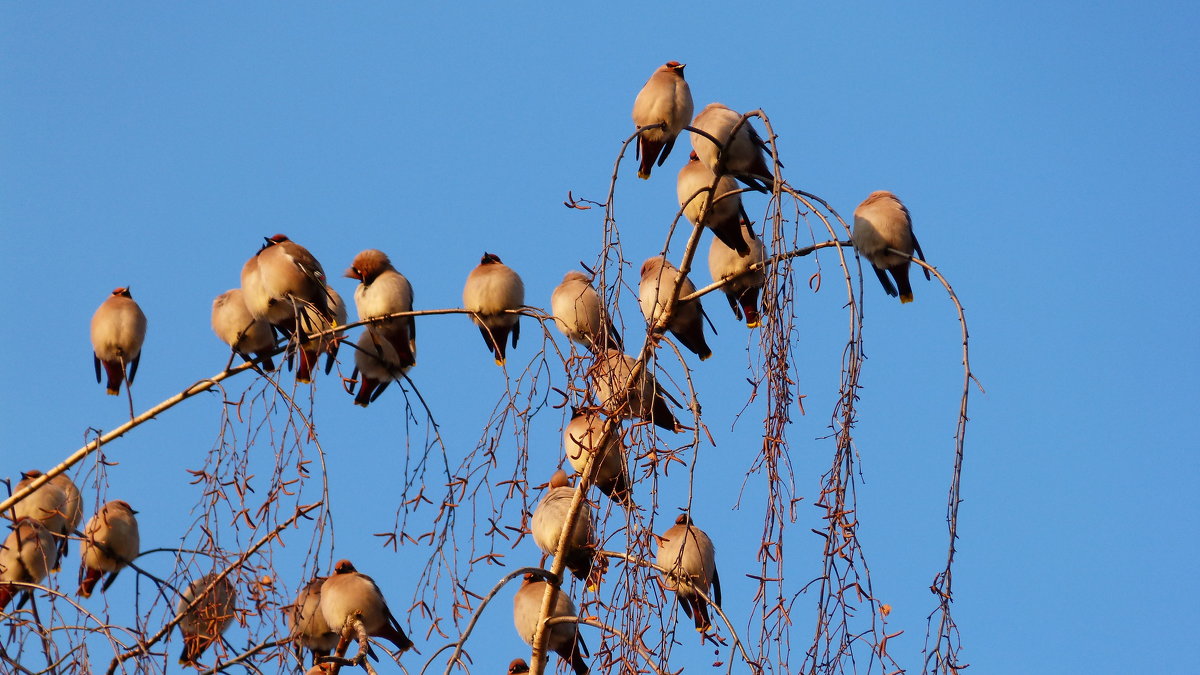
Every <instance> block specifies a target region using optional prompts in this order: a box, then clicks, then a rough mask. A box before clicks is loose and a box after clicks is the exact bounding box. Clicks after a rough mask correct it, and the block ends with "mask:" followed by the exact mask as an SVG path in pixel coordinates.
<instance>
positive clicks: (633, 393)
mask: <svg viewBox="0 0 1200 675" xmlns="http://www.w3.org/2000/svg"><path fill="white" fill-rule="evenodd" d="M636 362H637V361H636V360H635V359H634V358H633V357H632V356H629V355H628V354H624V353H622V352H620V351H617V350H615V349H609V350H607V351H604V352H601V353H599V354H597V355H596V357H595V360H594V361H593V363H592V365H591V366H590V367H589V368H588V377H589V378H591V381H592V386H593V388H594V391H595V392H596V396H597V397H598V398H599V399H600V407H601V408H603V409H604V412H605V414H607V415H608V416H609V417H621V418H631V417H637V418H640V419H644V420H649V421H650V422H652V423H654V424H655V425H656V426H659V427H662V428H663V429H666V430H667V431H680V430H681V429H683V426H682V425H680V424H679V420H677V419H675V415H674V414H673V413H672V412H671V409H670V408H669V407H668V406H667V402H666V400H665V399H664V398H663V395H664V394H665V393H666V392H665V391H663V390H660V389H659V388H658V381H657V380H655V378H654V373H651V372H649V371H648V370H646V369H643V370H642V372H641V374H639V375H638V377H637V379H636V381H635V382H633V383H632V385H631V386H630V387H629V388H628V389H626V386H625V385H626V384H627V383H628V382H629V378H630V376H631V375H632V374H633V366H634V364H635V363H636Z"/></svg>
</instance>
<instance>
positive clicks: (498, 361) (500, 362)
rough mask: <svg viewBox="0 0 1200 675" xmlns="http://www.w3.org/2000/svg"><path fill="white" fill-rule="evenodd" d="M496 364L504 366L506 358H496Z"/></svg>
mask: <svg viewBox="0 0 1200 675" xmlns="http://www.w3.org/2000/svg"><path fill="white" fill-rule="evenodd" d="M496 365H498V366H501V367H503V366H504V359H496Z"/></svg>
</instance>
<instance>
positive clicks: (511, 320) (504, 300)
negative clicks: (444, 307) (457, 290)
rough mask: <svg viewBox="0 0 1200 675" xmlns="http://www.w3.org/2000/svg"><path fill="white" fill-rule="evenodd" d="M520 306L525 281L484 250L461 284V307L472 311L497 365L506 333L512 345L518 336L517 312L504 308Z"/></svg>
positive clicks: (523, 299)
mask: <svg viewBox="0 0 1200 675" xmlns="http://www.w3.org/2000/svg"><path fill="white" fill-rule="evenodd" d="M524 305H525V284H524V283H522V282H521V277H519V276H517V273H516V272H514V271H512V269H511V268H509V267H508V265H505V264H504V263H502V262H500V256H497V255H495V254H493V253H486V252H485V253H484V254H483V257H482V258H481V259H480V260H479V265H478V266H477V267H476V268H475V269H473V270H471V273H470V274H469V275H468V276H467V283H466V285H465V286H463V308H464V309H466V310H467V311H468V312H472V315H471V321H473V322H475V325H476V326H479V333H480V334H481V335H483V341H484V343H485V344H487V348H488V350H489V351H491V352H492V355H493V356H494V357H495V359H496V365H498V366H503V365H504V359H505V355H504V351H505V343H506V342H507V341H508V335H509V333H512V346H513V347H514V348H516V346H517V339H518V338H520V337H521V323H520V318H521V317H520V315H518V314H510V313H508V311H507V310H512V309H520V308H521V307H523V306H524Z"/></svg>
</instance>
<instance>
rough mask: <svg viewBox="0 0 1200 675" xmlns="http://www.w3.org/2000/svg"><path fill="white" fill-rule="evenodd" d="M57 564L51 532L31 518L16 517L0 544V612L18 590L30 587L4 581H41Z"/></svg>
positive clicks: (26, 590) (19, 591)
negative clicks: (10, 529)
mask: <svg viewBox="0 0 1200 675" xmlns="http://www.w3.org/2000/svg"><path fill="white" fill-rule="evenodd" d="M57 564H58V548H57V547H56V546H55V543H54V536H53V535H52V534H50V531H49V530H47V529H46V528H45V526H43V525H42V523H41V522H40V521H37V520H34V519H33V518H18V519H17V521H16V524H14V525H13V527H12V532H10V533H9V535H8V537H7V538H6V539H5V540H4V544H3V545H2V546H0V613H3V612H4V608H5V607H7V606H8V603H9V601H10V600H12V599H13V597H14V596H15V595H17V594H18V593H29V592H30V589H29V588H27V587H23V586H13V585H11V584H9V583H5V582H19V583H26V584H37V583H41V581H42V579H45V578H46V575H47V574H49V572H50V570H51V569H53V568H54V567H55V566H56V565H57Z"/></svg>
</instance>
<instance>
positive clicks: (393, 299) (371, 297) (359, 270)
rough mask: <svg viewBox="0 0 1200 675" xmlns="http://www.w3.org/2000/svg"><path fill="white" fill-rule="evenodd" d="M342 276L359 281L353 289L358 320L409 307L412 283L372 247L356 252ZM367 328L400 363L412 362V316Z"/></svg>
mask: <svg viewBox="0 0 1200 675" xmlns="http://www.w3.org/2000/svg"><path fill="white" fill-rule="evenodd" d="M346 276H347V277H349V278H351V279H358V280H359V281H360V282H362V283H360V284H359V286H358V288H356V289H354V304H355V306H357V307H358V319H359V321H366V320H367V319H374V318H377V317H381V316H387V315H389V314H395V313H397V312H411V311H412V308H413V289H412V284H410V283H409V282H408V279H406V278H405V277H404V275H403V274H400V273H399V272H397V271H396V268H395V267H393V266H392V261H391V260H389V259H388V257H387V255H386V254H385V253H384V252H383V251H379V250H376V249H373V248H372V249H367V250H365V251H363V252H361V253H359V254H358V255H356V256H355V257H354V262H353V263H351V265H350V269H348V270H346ZM367 330H369V331H371V332H372V333H373V334H375V335H376V336H377V337H378V338H379V339H381V340H387V341H388V342H389V343H390V344H391V345H392V348H393V349H394V350H395V351H396V356H397V358H398V359H399V362H400V365H401V366H403V367H405V368H410V367H412V366H414V365H416V363H417V358H416V339H417V323H416V320H415V319H414V318H413V317H411V316H405V317H399V318H395V319H387V320H384V321H381V322H379V323H373V324H370V325H369V326H368V327H367Z"/></svg>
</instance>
